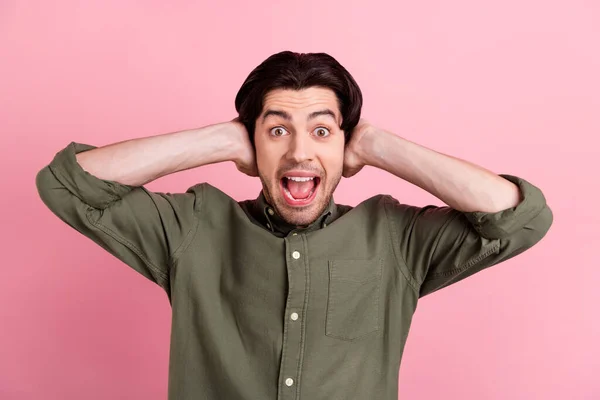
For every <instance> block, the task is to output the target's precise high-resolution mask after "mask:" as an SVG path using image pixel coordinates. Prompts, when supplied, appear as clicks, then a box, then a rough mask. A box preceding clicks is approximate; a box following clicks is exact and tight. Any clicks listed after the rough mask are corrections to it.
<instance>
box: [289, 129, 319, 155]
mask: <svg viewBox="0 0 600 400" xmlns="http://www.w3.org/2000/svg"><path fill="white" fill-rule="evenodd" d="M313 158H314V148H313V141H312V140H311V138H310V135H309V134H307V133H299V132H298V133H294V134H292V140H291V141H290V147H289V148H288V152H287V159H288V160H290V161H293V162H295V163H301V162H303V161H311V160H312V159H313Z"/></svg>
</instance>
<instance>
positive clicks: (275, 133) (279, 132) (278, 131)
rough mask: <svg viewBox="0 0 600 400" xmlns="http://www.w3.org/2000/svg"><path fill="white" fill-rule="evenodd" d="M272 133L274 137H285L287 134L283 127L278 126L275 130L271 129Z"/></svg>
mask: <svg viewBox="0 0 600 400" xmlns="http://www.w3.org/2000/svg"><path fill="white" fill-rule="evenodd" d="M270 133H271V135H272V136H283V135H285V134H286V130H285V129H284V128H282V127H281V126H276V127H275V128H272V129H271V131H270Z"/></svg>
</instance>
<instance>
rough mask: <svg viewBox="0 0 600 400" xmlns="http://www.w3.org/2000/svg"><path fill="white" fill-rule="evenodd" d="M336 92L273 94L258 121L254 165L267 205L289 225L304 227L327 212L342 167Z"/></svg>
mask: <svg viewBox="0 0 600 400" xmlns="http://www.w3.org/2000/svg"><path fill="white" fill-rule="evenodd" d="M341 122H342V121H341V114H340V111H339V107H338V102H337V97H336V96H335V93H334V92H333V91H332V90H330V89H326V88H321V87H310V88H307V89H303V90H300V91H296V90H287V89H286V90H284V89H276V90H273V91H271V92H269V93H267V95H266V96H265V98H264V101H263V109H262V112H261V114H260V115H259V117H258V119H257V120H256V128H255V133H254V143H255V145H256V162H257V166H258V173H259V176H260V179H261V181H262V184H263V192H264V194H265V197H266V199H267V201H268V202H269V203H270V204H271V205H273V206H274V207H275V209H276V210H277V213H278V214H279V215H280V216H281V217H282V218H283V219H284V220H285V221H286V222H288V223H290V224H292V225H296V226H306V225H309V224H310V223H312V222H313V221H315V220H316V219H317V218H318V217H319V216H320V215H321V214H322V213H323V211H325V209H326V208H327V206H328V204H329V201H330V200H331V196H332V195H333V191H334V190H335V188H336V187H337V185H338V183H339V181H340V179H341V176H342V168H343V165H344V132H343V131H342V130H341V129H340V128H339V127H340V125H341Z"/></svg>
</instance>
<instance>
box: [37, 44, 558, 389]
mask: <svg viewBox="0 0 600 400" xmlns="http://www.w3.org/2000/svg"><path fill="white" fill-rule="evenodd" d="M235 104H236V110H237V111H238V113H239V117H238V118H236V119H234V120H233V121H229V122H225V123H220V124H215V125H211V126H207V127H204V128H202V129H191V130H186V131H181V132H175V133H170V134H165V135H159V136H153V137H146V138H141V139H133V140H128V141H124V142H121V143H116V144H111V145H108V146H104V147H100V148H96V147H94V146H90V145H85V144H79V143H75V142H72V143H70V144H69V145H68V146H67V147H66V148H64V149H63V150H62V151H60V152H59V153H57V155H56V156H55V158H54V159H53V160H52V162H51V163H50V165H49V166H47V167H45V168H43V169H42V170H41V171H40V172H39V173H38V176H37V181H36V184H37V187H38V191H39V194H40V196H41V198H42V199H43V201H44V202H45V204H46V205H47V206H48V207H49V208H50V209H51V210H52V212H54V213H55V214H56V215H58V216H59V217H60V218H61V219H62V220H63V221H65V222H66V223H67V224H69V225H70V226H72V227H73V228H75V229H76V230H78V231H79V232H81V233H82V234H84V235H86V236H87V237H89V238H90V239H92V240H94V241H95V242H96V243H98V244H99V245H101V246H102V247H103V248H104V249H106V250H107V251H109V252H110V253H111V254H113V255H115V256H116V257H118V258H119V259H120V260H122V261H123V262H124V263H126V264H127V265H129V266H130V267H132V268H134V269H135V270H136V271H138V272H139V273H141V274H142V275H144V276H146V277H147V278H149V279H151V280H152V281H154V282H156V283H157V284H158V285H160V286H161V287H162V288H163V289H164V290H165V291H166V293H167V295H168V297H169V301H170V302H171V306H172V312H173V316H172V334H171V349H170V365H169V367H170V368H169V398H170V399H226V400H237V399H279V400H284V399H306V400H325V399H327V400H330V399H396V398H397V394H398V370H399V365H400V359H401V355H402V352H403V349H404V344H405V341H406V338H407V335H408V331H409V327H410V323H411V319H412V315H413V312H414V311H415V309H416V306H417V301H418V299H419V298H420V297H423V296H425V295H427V294H430V293H432V292H434V291H436V290H439V289H441V288H443V287H445V286H448V285H450V284H453V283H455V282H458V281H460V280H462V279H464V278H466V277H468V276H470V275H472V274H474V273H476V272H478V271H481V270H483V269H484V268H488V267H490V266H492V265H495V264H498V263H500V262H501V261H504V260H507V259H509V258H511V257H514V256H515V255H517V254H519V253H522V252H523V251H525V250H527V249H528V248H530V247H532V246H533V245H534V244H536V243H537V242H538V241H540V239H541V238H542V237H543V236H544V235H545V234H546V232H547V231H548V229H549V228H550V225H551V224H552V219H553V217H552V212H551V211H550V209H549V208H548V206H547V204H546V201H545V198H544V195H543V194H542V192H541V191H540V190H539V189H538V188H537V187H535V186H534V185H532V184H531V183H529V182H528V181H526V180H524V179H522V178H519V177H516V176H512V175H496V174H494V173H492V172H490V171H487V170H486V169H484V168H481V167H478V166H476V165H473V164H471V163H468V162H466V161H463V160H460V159H457V158H454V157H450V156H447V155H444V154H440V153H437V152H435V151H433V150H429V149H427V148H425V147H422V146H419V145H417V144H415V143H413V142H410V141H408V140H407V139H404V138H401V137H399V136H397V135H395V134H392V133H390V132H387V131H385V130H382V129H379V128H377V127H375V126H372V125H371V124H369V123H368V122H367V121H365V120H361V119H360V110H361V107H362V95H361V92H360V89H359V87H358V85H357V84H356V82H355V81H354V79H353V78H352V77H351V75H350V74H349V73H348V71H346V70H345V69H344V68H343V67H342V66H341V65H340V64H339V63H338V62H337V61H336V60H335V59H333V58H332V57H330V56H328V55H327V54H324V53H318V54H298V53H292V52H282V53H278V54H275V55H273V56H271V57H269V58H268V59H267V60H265V61H264V62H263V63H262V64H261V65H259V66H258V67H257V68H256V69H255V70H254V71H252V73H251V74H250V75H249V76H248V78H247V79H246V81H245V82H244V84H243V85H242V87H241V89H240V91H239V93H238V95H237V97H236V101H235ZM223 161H233V162H234V163H235V164H236V165H237V167H238V169H239V170H240V171H242V172H244V173H246V174H248V175H251V176H258V177H260V179H261V181H262V185H263V189H262V191H261V193H260V195H259V196H258V198H257V199H256V200H246V201H240V202H237V201H234V200H233V199H232V198H230V197H229V196H227V195H226V194H224V193H223V192H221V191H219V190H218V189H216V188H214V187H212V186H210V185H208V184H206V183H201V184H197V185H195V186H192V187H190V188H189V189H188V190H187V191H186V192H185V193H174V194H171V193H157V192H150V191H148V190H147V189H145V188H144V187H143V185H144V184H146V183H147V182H150V181H152V180H155V179H157V178H159V177H161V176H164V175H167V174H171V173H174V172H177V171H181V170H185V169H189V168H195V167H198V166H201V165H206V164H211V163H217V162H223ZM365 165H371V166H374V167H377V168H381V169H383V170H386V171H388V172H390V173H392V174H394V175H396V176H398V177H399V178H401V179H404V180H407V181H409V182H411V183H413V184H415V185H417V186H419V187H421V188H423V189H424V190H427V191H429V192H430V193H432V194H433V195H435V196H437V197H438V198H439V199H441V200H442V201H443V202H444V203H446V204H447V205H448V206H445V207H436V206H427V207H416V206H411V205H406V204H402V203H400V202H398V201H396V200H395V199H393V198H392V197H390V196H385V195H379V196H375V197H372V198H370V199H367V200H365V201H363V202H362V203H360V204H359V205H357V206H356V207H349V206H344V205H338V204H336V203H335V202H334V201H333V197H332V194H333V192H334V190H335V188H336V186H337V184H338V182H339V181H340V179H341V177H342V176H345V177H350V176H352V175H354V174H356V173H357V172H358V171H359V170H360V169H361V168H362V167H363V166H365Z"/></svg>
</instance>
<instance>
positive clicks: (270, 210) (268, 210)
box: [267, 208, 275, 215]
mask: <svg viewBox="0 0 600 400" xmlns="http://www.w3.org/2000/svg"><path fill="white" fill-rule="evenodd" d="M267 212H268V213H269V215H273V214H275V212H274V211H273V209H272V208H267Z"/></svg>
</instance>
